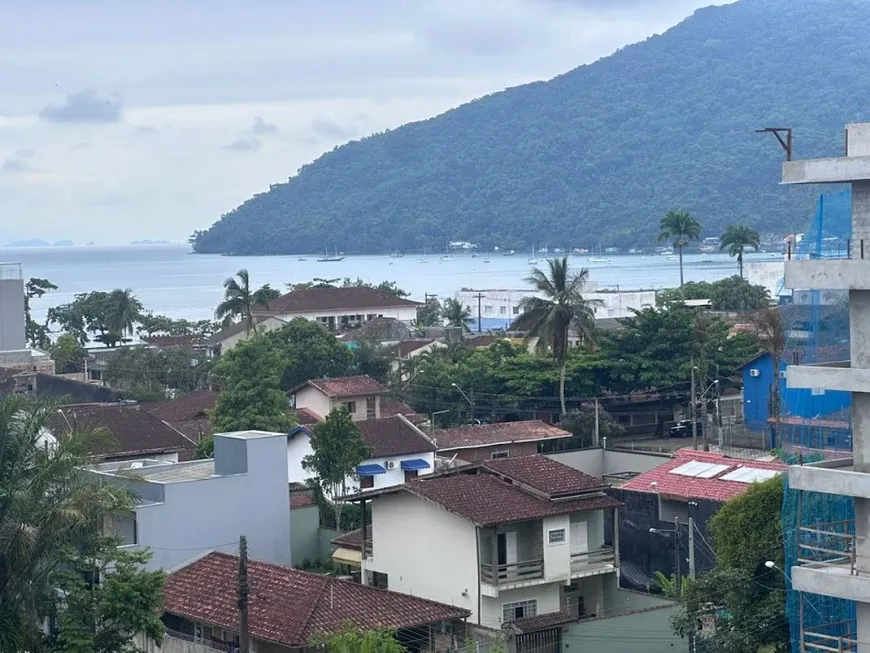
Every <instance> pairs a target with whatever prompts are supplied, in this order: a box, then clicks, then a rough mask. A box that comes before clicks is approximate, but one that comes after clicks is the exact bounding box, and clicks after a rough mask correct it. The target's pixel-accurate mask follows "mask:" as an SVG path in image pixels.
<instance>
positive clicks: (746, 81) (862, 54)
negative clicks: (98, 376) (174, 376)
mask: <svg viewBox="0 0 870 653" xmlns="http://www.w3.org/2000/svg"><path fill="white" fill-rule="evenodd" d="M868 24H870V2H866V1H865V0H824V1H820V0H741V1H740V2H737V3H736V4H732V5H727V6H723V7H710V8H706V9H702V10H699V11H697V12H696V13H695V14H694V15H693V16H692V17H690V18H688V19H686V20H685V21H684V22H682V23H681V24H680V25H678V26H676V27H674V28H673V29H671V30H669V31H668V32H666V33H665V34H663V35H660V36H654V37H652V38H650V39H648V40H646V41H644V42H642V43H638V44H635V45H632V46H630V47H626V48H624V49H622V50H620V51H618V52H616V53H615V54H613V55H612V56H610V57H607V58H605V59H601V60H600V61H597V62H595V63H593V64H590V65H586V66H581V67H580V68H576V69H575V70H572V71H571V72H568V73H566V74H564V75H561V76H559V77H557V78H555V79H553V80H551V81H548V82H537V83H534V84H528V85H524V86H520V87H517V88H512V89H509V90H506V91H504V92H501V93H495V94H493V95H490V96H487V97H484V98H481V99H479V100H476V101H474V102H471V103H469V104H466V105H463V106H460V107H458V108H456V109H453V110H451V111H448V112H446V113H444V114H442V115H440V116H437V117H435V118H432V119H429V120H425V121H422V122H418V123H413V124H409V125H405V126H403V127H401V128H398V129H395V130H393V131H389V132H387V133H382V134H377V135H374V136H371V137H369V138H365V139H363V140H360V141H355V142H352V143H348V144H346V145H344V146H342V147H339V148H336V149H335V150H333V151H331V152H329V153H327V154H324V155H323V156H321V157H320V158H319V159H317V160H316V161H314V162H313V163H311V164H309V165H306V166H303V168H302V169H301V170H300V171H299V174H298V175H296V176H295V177H292V178H290V180H289V181H288V182H287V183H284V184H277V185H273V186H272V188H271V190H270V191H269V192H266V193H263V194H260V195H257V196H255V197H253V198H252V199H250V200H248V201H247V202H245V203H244V204H242V205H241V206H239V207H238V208H236V209H234V210H233V211H231V212H230V213H228V214H226V215H224V216H223V217H222V218H221V219H220V220H219V221H218V222H217V223H215V224H214V225H213V226H212V227H211V228H210V229H208V230H207V231H204V232H198V233H197V234H195V235H194V238H193V242H194V246H195V249H196V251H198V252H222V253H230V254H268V253H296V252H312V251H320V250H322V249H323V247H324V245H325V244H327V243H328V244H329V247H330V249H332V247H333V246H337V247H338V248H339V249H340V250H342V251H345V252H350V253H352V252H384V251H390V250H392V249H403V250H413V249H417V250H419V248H421V247H423V246H424V245H425V246H427V247H430V248H432V247H443V244H444V242H445V239H450V240H468V241H473V242H478V243H481V244H482V245H484V246H485V247H491V246H494V245H498V246H502V247H514V248H520V247H523V246H526V245H529V244H531V243H533V242H535V243H540V242H545V241H546V242H548V243H549V244H550V245H551V246H552V245H557V246H558V245H562V246H580V245H586V246H589V245H592V244H597V243H598V241H599V239H600V240H601V242H602V243H603V244H604V245H605V246H607V245H622V246H630V245H634V244H649V243H650V242H652V241H653V240H654V239H655V237H656V235H657V233H658V221H659V219H660V217H661V216H662V215H663V214H664V213H665V212H666V211H667V210H669V209H678V208H684V209H687V210H689V211H691V212H692V213H693V214H694V215H695V216H696V217H697V218H698V220H699V221H700V222H701V223H702V225H703V227H704V232H705V235H719V234H720V233H721V232H722V231H723V230H724V228H725V225H726V224H728V223H729V222H732V221H735V220H745V221H747V222H749V223H750V224H752V225H753V226H755V227H756V228H758V229H760V230H763V231H773V232H779V233H784V232H786V231H788V230H791V229H793V228H799V229H802V228H803V227H804V226H805V225H806V224H807V223H808V221H809V219H810V216H811V214H812V212H813V209H814V201H813V197H814V195H815V193H817V192H818V190H819V189H813V188H790V187H781V186H778V185H777V182H778V181H779V171H780V165H781V162H782V160H783V153H782V151H781V150H780V148H779V145H777V143H776V141H775V140H774V139H773V137H772V136H770V135H767V134H764V135H760V134H755V133H754V130H755V129H757V128H760V127H765V126H787V127H793V128H794V129H795V155H796V156H797V157H801V158H803V157H809V156H818V155H820V154H825V155H835V154H837V153H839V152H841V151H842V150H843V139H844V136H843V126H844V124H845V123H847V122H855V121H861V120H870V73H868V71H870V39H868V38H867V34H866V26H867V25H868Z"/></svg>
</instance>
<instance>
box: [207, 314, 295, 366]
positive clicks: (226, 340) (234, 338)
mask: <svg viewBox="0 0 870 653" xmlns="http://www.w3.org/2000/svg"><path fill="white" fill-rule="evenodd" d="M285 324H287V322H286V321H285V320H282V319H279V318H277V317H274V316H271V315H256V316H254V319H253V321H252V326H253V327H254V329H256V331H257V333H264V332H266V331H272V330H273V329H280V328H281V327H282V326H284V325H285ZM250 337H251V333H250V332H249V330H248V323H247V322H246V321H244V320H242V321H241V322H233V323H232V324H230V325H228V326H225V327H224V328H223V329H221V330H220V331H218V332H216V333H213V334H212V335H211V336H209V337H208V338H207V339H206V341H205V344H206V348H207V349H206V351H207V352H208V353H209V355H211V356H213V357H217V356H220V355H221V354H225V353H226V352H228V351H229V350H230V349H232V348H233V347H235V346H236V345H237V344H239V343H240V342H242V341H243V340H247V339H248V338H250Z"/></svg>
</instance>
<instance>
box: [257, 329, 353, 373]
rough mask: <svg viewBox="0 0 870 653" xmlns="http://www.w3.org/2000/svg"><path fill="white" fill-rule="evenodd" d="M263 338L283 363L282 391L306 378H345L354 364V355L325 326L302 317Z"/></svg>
mask: <svg viewBox="0 0 870 653" xmlns="http://www.w3.org/2000/svg"><path fill="white" fill-rule="evenodd" d="M265 336H266V338H268V340H269V342H271V343H272V344H273V345H274V346H275V348H276V350H277V351H278V352H279V354H280V357H281V359H282V361H283V363H284V368H283V370H282V374H281V387H282V388H283V389H285V390H289V389H290V388H293V387H295V386H297V385H299V384H300V383H304V382H305V381H307V380H309V379H320V378H324V377H336V376H344V375H346V374H347V373H348V372H349V370H350V369H351V365H352V364H353V354H352V353H351V350H350V348H348V346H347V345H346V344H345V343H343V342H341V341H340V340H338V339H337V338H336V337H335V336H334V335H333V334H332V332H330V331H329V329H327V328H326V327H324V326H322V325H320V324H317V323H316V322H312V321H311V320H306V319H305V318H301V317H299V318H295V319H293V320H291V321H290V322H289V323H287V324H285V325H284V326H282V327H281V328H280V329H273V330H272V331H269V332H268V333H266V334H265Z"/></svg>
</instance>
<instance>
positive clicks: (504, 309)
mask: <svg viewBox="0 0 870 653" xmlns="http://www.w3.org/2000/svg"><path fill="white" fill-rule="evenodd" d="M498 312H499V313H500V314H501V315H505V314H506V313H507V306H499V307H498Z"/></svg>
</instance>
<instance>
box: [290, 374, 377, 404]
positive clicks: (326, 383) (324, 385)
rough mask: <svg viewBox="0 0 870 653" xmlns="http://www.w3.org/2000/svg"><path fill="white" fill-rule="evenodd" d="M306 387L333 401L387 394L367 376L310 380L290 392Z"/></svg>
mask: <svg viewBox="0 0 870 653" xmlns="http://www.w3.org/2000/svg"><path fill="white" fill-rule="evenodd" d="M308 385H310V386H311V387H312V388H317V389H318V390H320V392H322V393H323V394H325V395H326V396H327V397H332V398H333V399H338V398H341V397H357V396H359V395H380V394H386V392H387V389H386V388H385V387H384V386H382V385H381V384H380V383H378V382H377V381H375V380H374V379H373V378H372V377H370V376H369V375H368V374H364V375H362V376H338V377H335V378H334V379H310V380H308V381H306V382H305V383H302V384H300V385H298V386H296V387H295V388H292V389H291V390H290V392H291V393H292V392H296V391H297V390H301V389H302V388H304V387H305V386H308Z"/></svg>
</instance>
